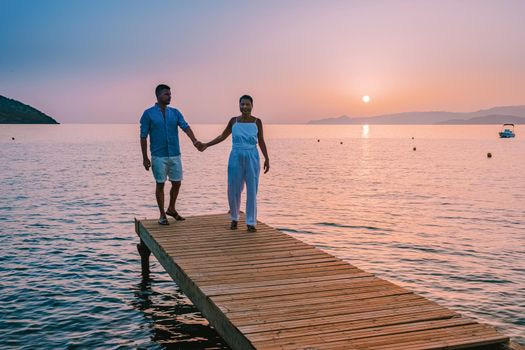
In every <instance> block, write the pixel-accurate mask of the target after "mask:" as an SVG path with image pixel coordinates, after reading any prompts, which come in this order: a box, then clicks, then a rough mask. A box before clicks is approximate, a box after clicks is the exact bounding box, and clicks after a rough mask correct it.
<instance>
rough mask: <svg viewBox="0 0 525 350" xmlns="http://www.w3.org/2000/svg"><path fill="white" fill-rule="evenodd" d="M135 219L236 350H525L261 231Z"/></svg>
mask: <svg viewBox="0 0 525 350" xmlns="http://www.w3.org/2000/svg"><path fill="white" fill-rule="evenodd" d="M229 225H230V220H229V216H228V215H226V214H220V215H205V216H195V217H190V218H187V220H186V221H178V222H175V221H173V220H170V225H169V226H160V225H158V223H157V220H156V219H155V220H140V221H138V220H136V221H135V229H136V232H137V234H138V235H139V237H140V239H141V243H140V244H139V245H138V248H139V252H140V254H141V257H142V268H143V273H148V272H149V260H148V259H149V255H150V252H152V253H153V255H155V257H156V258H157V260H158V261H159V262H160V263H161V265H162V266H163V267H164V269H166V271H167V272H168V273H169V274H170V275H171V277H172V278H173V280H174V281H175V282H176V283H177V285H178V286H179V287H180V289H181V290H182V291H183V292H184V293H185V294H186V295H187V296H188V298H189V299H190V300H191V301H192V303H193V304H194V305H195V306H196V307H197V308H198V309H199V310H200V311H201V313H202V314H203V315H204V317H206V318H207V319H208V321H209V322H210V324H211V325H212V326H213V327H214V328H215V329H216V330H217V332H218V333H219V334H220V335H221V336H222V337H223V338H224V340H225V341H226V342H227V343H228V344H229V345H230V346H231V347H232V348H233V349H305V350H306V349H309V350H314V349H385V350H416V349H459V348H462V349H478V347H479V348H480V349H506V348H507V349H509V348H511V347H512V348H513V349H514V348H515V349H518V348H520V349H521V347H520V346H519V345H517V344H514V345H511V343H510V342H509V338H508V337H507V336H505V335H503V334H501V333H499V332H498V331H496V330H495V329H494V328H493V327H491V326H489V325H485V324H481V323H478V322H476V321H475V320H473V319H471V318H467V317H464V316H462V315H460V314H458V313H456V312H454V311H452V310H449V309H447V308H445V307H443V306H440V305H438V304H436V303H435V302H432V301H430V300H428V299H425V298H423V297H421V296H419V295H417V294H415V293H413V292H411V291H409V290H407V289H404V288H402V287H400V286H397V285H395V284H393V283H391V282H388V281H386V280H383V279H381V278H378V277H375V276H374V275H372V274H371V273H368V272H366V271H363V270H361V269H358V268H356V267H355V266H352V265H351V264H349V263H347V262H345V261H343V260H341V259H338V258H336V257H334V256H332V255H330V254H328V253H326V252H323V251H322V250H320V249H318V248H315V247H312V246H310V245H308V244H306V243H303V242H301V241H299V240H298V239H295V238H293V237H291V236H290V235H287V234H284V233H282V232H280V231H278V230H276V229H274V228H271V227H269V226H267V225H265V224H263V223H259V224H258V232H256V233H248V232H246V229H245V226H244V225H242V222H239V229H238V230H236V231H232V230H230V229H229Z"/></svg>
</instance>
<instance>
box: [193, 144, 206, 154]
mask: <svg viewBox="0 0 525 350" xmlns="http://www.w3.org/2000/svg"><path fill="white" fill-rule="evenodd" d="M193 145H194V146H195V148H197V149H198V150H199V151H200V152H204V150H205V149H206V148H208V146H207V145H206V144H205V143H202V142H200V141H195V142H194V143H193Z"/></svg>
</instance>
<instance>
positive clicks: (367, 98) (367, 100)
mask: <svg viewBox="0 0 525 350" xmlns="http://www.w3.org/2000/svg"><path fill="white" fill-rule="evenodd" d="M361 99H362V100H363V102H364V103H368V102H370V96H368V95H365V96H363V97H362V98H361Z"/></svg>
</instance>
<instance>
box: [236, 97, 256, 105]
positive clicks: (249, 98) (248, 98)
mask: <svg viewBox="0 0 525 350" xmlns="http://www.w3.org/2000/svg"><path fill="white" fill-rule="evenodd" d="M242 100H250V102H251V103H252V105H253V98H252V97H251V96H250V95H242V96H241V98H240V99H239V103H241V101H242Z"/></svg>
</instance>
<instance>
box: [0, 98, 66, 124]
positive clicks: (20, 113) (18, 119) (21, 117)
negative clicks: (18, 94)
mask: <svg viewBox="0 0 525 350" xmlns="http://www.w3.org/2000/svg"><path fill="white" fill-rule="evenodd" d="M0 124H59V123H58V122H57V121H56V120H55V119H53V118H51V117H50V116H48V115H47V114H45V113H42V112H40V111H39V110H38V109H36V108H33V107H31V106H29V105H26V104H24V103H22V102H19V101H17V100H13V99H10V98H7V97H4V96H2V95H0Z"/></svg>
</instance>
